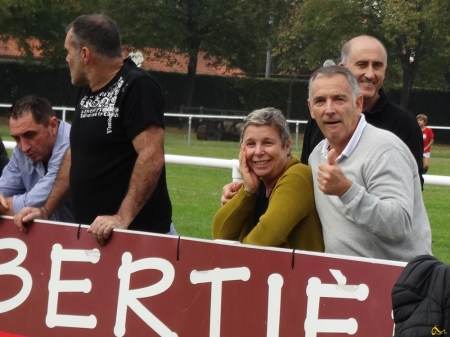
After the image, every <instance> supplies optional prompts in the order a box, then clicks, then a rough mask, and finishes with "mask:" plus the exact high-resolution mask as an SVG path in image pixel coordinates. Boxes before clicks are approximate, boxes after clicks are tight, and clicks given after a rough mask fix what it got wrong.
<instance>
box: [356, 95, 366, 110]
mask: <svg viewBox="0 0 450 337" xmlns="http://www.w3.org/2000/svg"><path fill="white" fill-rule="evenodd" d="M363 104H364V97H363V95H359V96H358V97H357V98H356V108H357V109H358V113H361V112H362V109H363Z"/></svg>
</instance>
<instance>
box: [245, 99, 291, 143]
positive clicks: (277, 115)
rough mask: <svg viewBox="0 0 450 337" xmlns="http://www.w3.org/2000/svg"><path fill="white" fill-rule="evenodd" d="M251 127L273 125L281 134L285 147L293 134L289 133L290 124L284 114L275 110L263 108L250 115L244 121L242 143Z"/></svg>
mask: <svg viewBox="0 0 450 337" xmlns="http://www.w3.org/2000/svg"><path fill="white" fill-rule="evenodd" d="M249 125H256V126H261V125H272V126H274V127H275V128H276V129H277V130H278V133H279V134H280V137H281V141H282V143H283V146H285V145H286V143H287V141H288V140H289V139H290V138H291V132H290V131H289V124H288V123H287V122H286V118H284V116H283V114H282V112H281V111H280V110H278V109H275V108H263V109H259V110H254V111H252V112H250V113H249V114H248V116H247V117H245V119H244V126H243V127H242V131H241V143H242V141H243V136H244V132H245V129H246V128H247V126H249Z"/></svg>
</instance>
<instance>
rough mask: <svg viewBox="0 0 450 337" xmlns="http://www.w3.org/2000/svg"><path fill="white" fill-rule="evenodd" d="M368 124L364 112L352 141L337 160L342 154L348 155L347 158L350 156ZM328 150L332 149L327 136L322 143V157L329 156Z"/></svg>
mask: <svg viewBox="0 0 450 337" xmlns="http://www.w3.org/2000/svg"><path fill="white" fill-rule="evenodd" d="M366 125H367V122H366V117H365V116H364V114H361V115H360V118H359V122H358V125H357V126H356V130H355V132H354V133H353V135H352V138H350V141H349V142H348V144H347V146H346V147H345V149H344V151H342V153H341V154H340V155H339V157H337V159H336V161H337V162H338V161H339V160H340V159H341V158H342V156H344V157H347V158H348V157H350V155H351V154H352V153H353V151H354V150H355V148H356V145H357V144H358V142H359V139H360V138H361V135H362V132H363V130H364V128H365V126H366ZM328 151H330V143H329V142H328V139H326V138H325V141H324V142H323V145H322V151H321V154H322V157H324V158H327V156H328Z"/></svg>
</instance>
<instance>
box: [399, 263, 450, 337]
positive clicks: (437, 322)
mask: <svg viewBox="0 0 450 337" xmlns="http://www.w3.org/2000/svg"><path fill="white" fill-rule="evenodd" d="M449 295H450V266H448V265H446V264H444V263H442V262H440V261H438V260H437V259H436V258H434V257H432V256H429V255H421V256H417V257H415V258H414V259H413V260H411V261H410V262H409V263H408V265H407V266H406V267H405V269H404V270H403V271H402V273H401V274H400V277H399V278H398V280H397V282H396V283H395V285H394V288H393V289H392V308H393V310H394V322H395V334H394V336H395V337H421V336H440V335H447V334H450V320H449V318H450V301H449ZM444 330H445V331H444Z"/></svg>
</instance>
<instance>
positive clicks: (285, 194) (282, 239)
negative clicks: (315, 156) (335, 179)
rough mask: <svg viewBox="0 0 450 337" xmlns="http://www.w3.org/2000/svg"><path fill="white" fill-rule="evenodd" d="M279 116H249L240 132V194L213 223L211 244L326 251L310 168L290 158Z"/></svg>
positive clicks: (276, 112) (284, 125)
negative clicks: (215, 241) (224, 241)
mask: <svg viewBox="0 0 450 337" xmlns="http://www.w3.org/2000/svg"><path fill="white" fill-rule="evenodd" d="M290 150H291V141H290V131H289V126H288V124H287V123H286V119H285V118H284V116H283V115H282V113H281V111H279V110H276V109H273V108H265V109H260V110H255V111H253V112H251V113H250V114H249V115H248V116H247V117H246V118H245V120H244V126H243V128H242V133H241V150H240V153H239V168H240V172H241V176H242V182H240V183H236V184H237V185H236V186H235V187H236V188H237V189H238V192H237V193H236V195H235V196H234V197H233V198H232V199H231V200H230V201H229V202H227V203H226V204H225V205H223V206H222V207H221V208H220V209H219V211H218V212H217V214H216V215H215V217H214V220H213V228H212V236H213V239H227V240H236V241H240V242H242V243H247V244H253V245H259V246H273V247H285V248H296V249H302V250H311V251H319V252H323V250H324V244H323V238H322V226H321V223H320V220H319V216H318V214H317V211H316V206H315V202H314V194H313V181H312V175H311V169H310V168H309V167H308V166H306V165H304V164H301V163H300V160H299V158H298V157H296V156H291V154H290Z"/></svg>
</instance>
